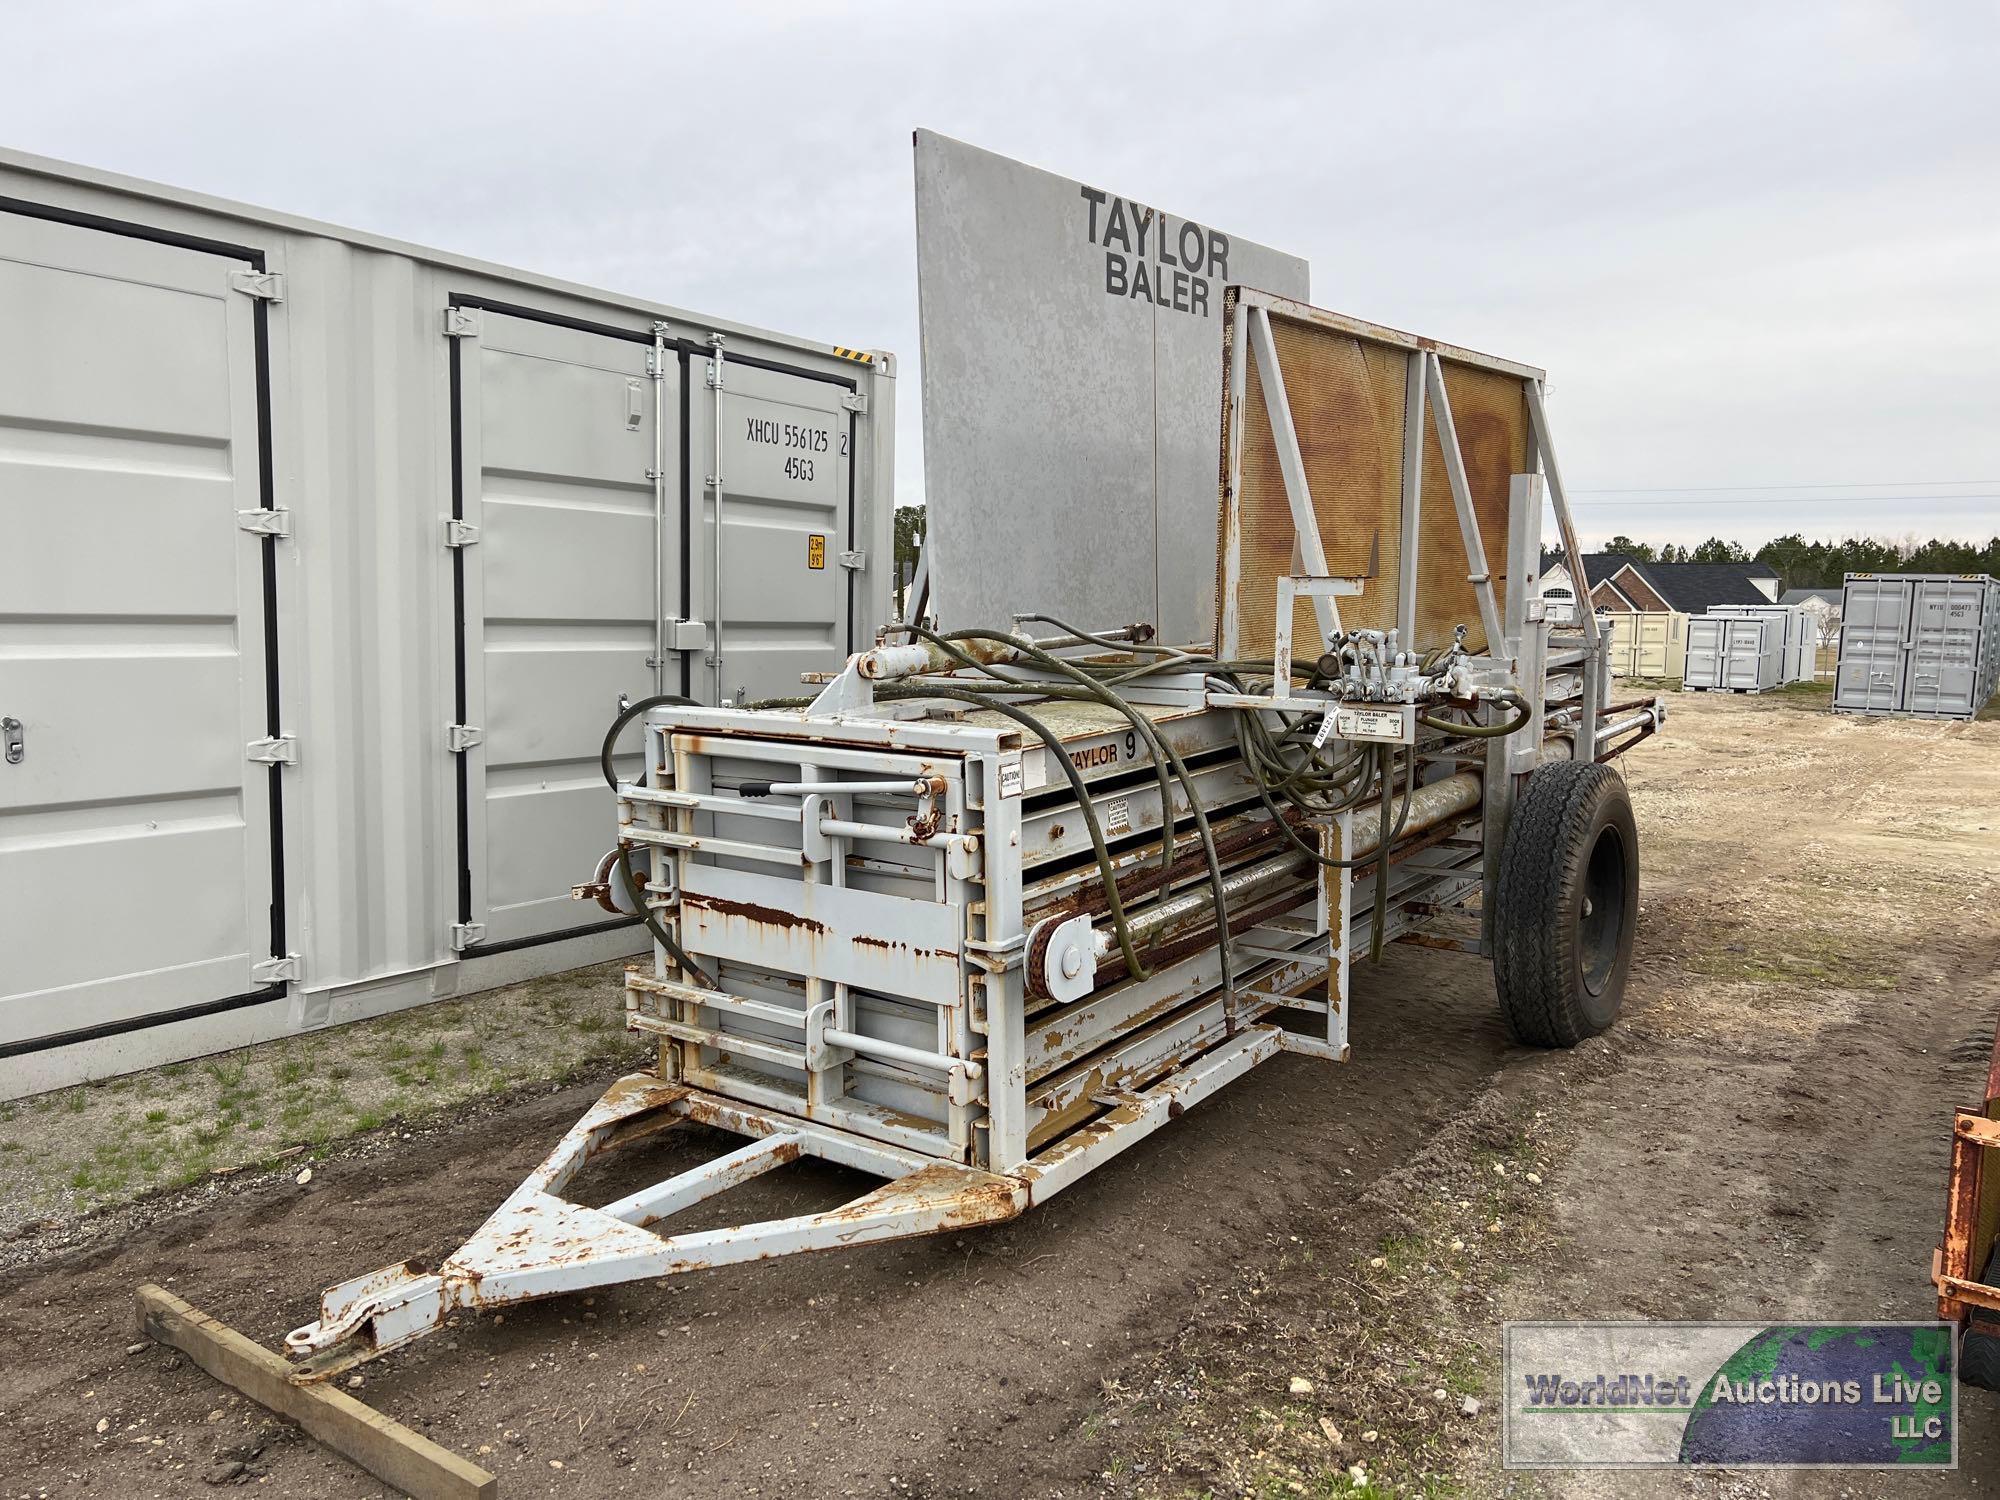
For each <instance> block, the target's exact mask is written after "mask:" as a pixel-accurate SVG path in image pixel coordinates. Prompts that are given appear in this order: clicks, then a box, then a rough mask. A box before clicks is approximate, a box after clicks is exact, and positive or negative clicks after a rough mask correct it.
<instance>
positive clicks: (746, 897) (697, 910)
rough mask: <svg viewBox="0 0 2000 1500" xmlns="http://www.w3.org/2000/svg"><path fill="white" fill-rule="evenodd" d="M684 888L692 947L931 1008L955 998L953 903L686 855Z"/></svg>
mask: <svg viewBox="0 0 2000 1500" xmlns="http://www.w3.org/2000/svg"><path fill="white" fill-rule="evenodd" d="M684 879H685V881H686V885H685V887H684V888H683V890H682V894H681V911H682V921H683V922H684V923H685V926H686V932H687V939H688V946H689V947H690V948H692V949H693V950H694V951H696V952H698V953H705V954H714V955H715V956H716V957H717V958H720V959H725V960H735V961H737V962H740V963H752V964H757V965H759V966H761V967H764V968H772V969H779V970H783V971H785V972H788V973H794V974H816V975H819V976H820V977H822V978H825V979H830V980H833V981H836V982H838V983H842V984H853V985H859V986H861V987H862V988H864V989H870V990H880V991H885V992H887V993H890V994H896V995H908V996H911V997H913V998H915V999H919V1000H927V1001H929V1002H931V1003H932V1004H935V1005H951V1004H953V1003H955V1002H956V1001H957V1000H958V998H959V991H960V988H961V981H960V978H959V963H958V960H959V944H960V941H961V939H962V937H963V922H964V918H963V916H962V914H961V913H960V911H959V909H958V908H957V907H956V906H950V905H945V904H943V903H939V902H932V901H906V900H903V899H901V898H899V897H896V896H883V895H878V894H876V893H874V892H872V891H863V890H852V889H846V888H843V887H840V886H831V885H809V884H803V883H801V882H800V881H798V880H785V879H780V878H777V877H772V876H763V875H750V874H746V873H744V872H743V871H741V870H731V869H726V868H724V867H722V866H720V865H701V864H695V863H692V862H690V863H689V864H688V865H687V867H686V870H685V874H684Z"/></svg>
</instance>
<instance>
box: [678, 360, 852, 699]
mask: <svg viewBox="0 0 2000 1500" xmlns="http://www.w3.org/2000/svg"><path fill="white" fill-rule="evenodd" d="M713 366H714V361H713V360H712V359H711V360H702V361H698V362H697V369H698V370H700V372H701V373H700V374H698V375H696V376H695V377H694V378H695V379H696V380H697V381H698V382H699V384H697V385H695V386H694V387H693V398H694V399H693V402H692V408H691V410H692V416H691V417H690V421H689V429H690V430H689V441H690V447H691V449H692V452H693V454H694V459H695V469H694V475H695V480H694V482H695V483H696V484H697V485H700V486H701V491H702V501H701V507H700V517H701V519H700V522H699V524H698V525H697V526H696V527H695V528H694V535H695V542H694V548H693V553H692V567H691V570H690V571H691V575H692V582H693V589H694V613H695V615H696V616H697V617H698V618H701V619H703V620H705V621H706V622H707V623H708V627H709V651H708V652H707V655H706V660H705V662H704V663H703V665H705V666H706V668H707V671H706V672H705V673H704V672H703V671H701V670H699V669H697V671H696V673H695V686H696V688H697V692H698V694H699V696H701V697H702V698H704V700H705V701H708V702H717V701H719V700H721V699H723V698H727V699H730V700H731V701H735V702H740V701H742V700H743V699H744V698H746V697H748V698H755V699H762V698H772V697H797V696H798V695H799V694H800V693H802V692H803V691H805V689H804V688H803V686H802V684H801V683H800V680H799V677H800V674H801V673H804V672H828V671H834V670H837V669H838V668H839V666H840V664H841V663H842V662H843V661H844V660H845V659H846V656H847V653H848V651H849V650H850V649H851V647H850V641H851V640H852V638H853V637H852V632H851V630H850V620H851V614H850V595H851V594H852V592H853V589H852V585H851V583H850V578H851V577H852V570H850V569H848V568H847V567H845V566H843V565H842V563H841V554H842V553H843V552H849V551H852V550H855V549H856V547H857V543H856V542H855V541H854V540H853V535H852V524H851V522H852V515H853V500H854V494H853V478H854V459H855V455H854V452H853V448H854V444H855V441H856V439H857V436H858V433H857V423H856V420H855V418H854V415H853V414H852V413H850V412H849V411H848V409H847V407H846V406H845V405H844V404H843V401H842V398H843V397H845V396H846V395H847V394H848V392H849V386H847V385H845V384H840V383H836V382H835V381H832V380H829V379H825V378H810V377H808V376H805V375H798V374H789V373H785V372H782V371H778V370H770V369H763V368H759V367H757V366H755V365H751V364H748V363H745V362H743V361H740V360H734V361H733V360H731V359H729V357H728V354H727V351H726V350H725V352H724V356H723V360H722V390H721V392H720V393H719V396H718V393H717V392H716V391H715V390H714V388H713V387H712V386H711V385H710V384H709V383H708V372H709V371H710V370H712V369H713ZM718 417H719V419H720V420H719V423H718ZM718 430H719V432H720V435H721V449H720V452H721V461H720V464H719V465H718V464H717V463H716V461H715V454H716V451H717V449H716V435H717V432H718ZM710 478H714V479H716V480H718V481H719V483H720V486H721V505H722V539H721V540H722V550H721V552H720V554H719V558H718V554H717V552H716V536H715V511H716V489H715V486H714V485H712V484H708V483H705V482H704V481H706V480H708V479H710ZM864 550H865V549H864ZM718 561H719V562H720V566H721V573H720V584H721V599H722V608H721V611H720V614H721V621H720V626H719V628H718V625H717V619H716V617H717V610H716V606H715V602H714V599H715V592H716V582H717V573H716V566H717V563H718ZM871 634H872V631H871ZM718 636H719V642H720V644H719V648H718ZM718 649H719V659H718Z"/></svg>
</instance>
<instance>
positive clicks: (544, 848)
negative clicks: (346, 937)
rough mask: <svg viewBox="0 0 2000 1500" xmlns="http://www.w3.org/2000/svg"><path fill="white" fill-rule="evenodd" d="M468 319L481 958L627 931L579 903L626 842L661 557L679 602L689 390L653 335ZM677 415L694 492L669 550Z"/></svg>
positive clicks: (471, 906) (464, 762) (486, 313)
mask: <svg viewBox="0 0 2000 1500" xmlns="http://www.w3.org/2000/svg"><path fill="white" fill-rule="evenodd" d="M457 322H458V326H459V327H460V328H461V329H462V330H464V332H462V333H461V335H460V336H457V337H453V338H452V340H451V344H452V352H451V360H452V364H453V374H454V382H455V385H456V388H457V399H456V401H455V403H454V415H455V417H456V421H457V426H456V429H455V431H454V433H453V435H452V436H453V441H454V444H455V447H454V453H455V456H456V466H455V473H456V485H455V488H456V491H457V494H456V496H455V499H454V505H455V509H456V512H457V514H458V516H459V518H460V519H461V520H462V521H463V522H464V523H466V527H467V528H468V529H466V530H462V531H461V533H460V536H459V538H458V540H459V541H460V542H461V543H462V545H459V546H457V547H456V548H455V549H454V552H453V567H454V569H455V573H456V578H457V587H456V592H457V594H458V596H459V611H460V614H459V621H460V631H459V635H460V639H459V641H458V642H457V645H456V654H457V660H456V661H455V663H454V669H455V671H456V674H457V677H458V695H459V705H458V721H459V724H460V725H462V726H464V727H463V728H461V729H458V730H457V731H455V734H456V740H457V743H459V744H460V745H462V746H463V747H464V748H462V749H461V750H459V751H457V752H456V754H457V757H458V775H459V778H460V788H459V790H460V797H459V820H460V831H459V860H460V869H459V890H458V893H457V894H458V911H459V924H460V925H459V927H458V928H457V929H456V931H455V932H454V935H453V946H455V947H457V948H458V949H459V950H460V951H461V952H479V951H483V950H492V949H494V948H496V947H515V946H522V945H525V944H529V943H534V942H542V941H549V940H552V939H554V938H558V937H568V936H574V935H577V934H578V933H580V932H583V931H588V930H591V929H594V928H602V927H610V926H617V925H620V923H621V920H622V919H619V918H614V917H608V916H606V914H605V913H603V912H602V911H601V910H600V909H598V908H597V907H595V906H585V905H581V904H579V903H577V902H574V901H572V900H571V899H570V887H571V885H573V884H574V883H576V882H578V881H581V880H588V879H589V878H590V876H591V872H592V871H593V870H594V869H595V867H596V865H597V862H598V860H599V859H600V858H601V857H602V856H603V854H604V853H605V851H606V850H608V849H609V848H611V846H612V845H613V844H614V843H615V842H616V839H617V819H616V811H615V808H614V806H613V803H612V799H611V794H610V792H609V791H608V790H607V789H606V787H605V785H604V780H603V777H602V775H601V774H600V772H599V768H598V759H597V757H598V749H599V746H600V744H601V742H602V739H603V735H604V730H605V728H606V727H607V726H608V725H609V724H610V722H611V720H612V718H613V717H614V716H615V715H616V714H617V713H618V710H619V707H620V699H621V697H623V698H626V699H636V698H640V697H643V696H645V695H647V694H650V693H651V692H653V691H654V686H653V684H654V671H653V668H652V667H651V666H649V665H648V663H649V661H650V659H651V658H652V656H653V645H654V630H655V619H654V615H655V595H654V591H653V579H654V548H655V546H656V545H658V546H659V547H660V548H661V568H660V576H661V577H662V578H663V579H664V580H665V587H666V590H667V592H668V593H669V595H670V596H671V597H670V600H669V602H670V604H677V603H678V592H679V587H680V553H681V525H682V522H681V504H680V496H679V491H678V484H679V480H678V468H679V465H678V457H679V451H680V448H679V444H680V434H679V413H680V393H679V367H678V363H677V362H676V361H673V360H669V361H667V362H666V367H665V368H664V369H663V370H662V371H661V372H660V374H659V376H658V378H657V379H656V378H654V376H653V375H652V373H650V371H649V363H650V362H651V360H652V356H653V352H654V351H653V344H652V341H651V340H650V339H645V338H632V339H625V338H620V337H616V336H614V335H613V334H611V333H609V332H605V333H597V332H587V331H584V330H580V329H576V328H571V327H566V326H561V325H557V324H553V323H544V322H538V321H535V320H532V319H529V318H524V317H513V316H509V315H506V314H503V313H496V312H494V311H492V310H490V309H485V310H479V311H477V313H476V315H472V314H471V310H461V313H460V316H459V318H458V320H457ZM662 419H664V422H665V424H666V428H667V432H668V436H667V439H666V441H665V442H664V443H663V444H662V445H661V447H662V450H663V452H664V454H665V456H666V462H665V469H666V470H667V471H668V472H669V473H670V474H672V475H673V476H674V477H673V479H672V486H673V487H672V488H671V489H670V491H669V494H668V499H669V502H670V510H671V515H670V516H669V521H668V524H667V525H666V526H665V527H664V528H662V529H663V530H664V532H665V535H664V536H656V528H655V524H654V508H655V494H654V480H653V478H652V477H651V475H652V471H653V470H654V468H655V452H654V432H655V426H656V424H657V423H660V422H661V421H662ZM668 613H669V614H673V615H677V614H678V613H679V610H678V609H677V608H670V609H669V610H668ZM679 676H680V674H679V671H678V669H677V668H676V670H674V671H673V672H672V673H671V674H670V676H669V679H668V681H667V688H668V690H669V691H677V690H678V688H679V686H680V682H679ZM631 738H632V750H631V753H632V756H633V759H632V760H631V761H630V762H629V763H627V764H625V765H624V766H623V767H621V769H622V770H624V771H626V772H628V773H629V772H630V770H631V769H632V768H633V767H634V766H636V764H637V748H636V747H637V741H638V736H637V735H636V733H635V734H634V735H633V736H632V737H631Z"/></svg>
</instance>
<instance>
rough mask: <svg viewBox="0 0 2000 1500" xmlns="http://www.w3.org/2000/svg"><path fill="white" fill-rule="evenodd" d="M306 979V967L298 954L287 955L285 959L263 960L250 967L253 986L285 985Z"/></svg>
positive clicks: (272, 958)
mask: <svg viewBox="0 0 2000 1500" xmlns="http://www.w3.org/2000/svg"><path fill="white" fill-rule="evenodd" d="M305 977H306V966H305V964H304V963H303V962H302V961H301V960H300V958H299V956H298V954H296V953H287V954H286V955H285V956H284V957H283V958H278V957H271V958H261V959H259V960H258V961H257V962H256V963H254V964H252V965H250V982H251V983H252V984H285V983H288V982H293V981H297V980H300V979H304V978H305Z"/></svg>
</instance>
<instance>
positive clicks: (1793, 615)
mask: <svg viewBox="0 0 2000 1500" xmlns="http://www.w3.org/2000/svg"><path fill="white" fill-rule="evenodd" d="M1708 613H1709V614H1710V616H1721V617H1724V618H1733V619H1739V620H1751V619H1768V620H1771V621H1773V622H1774V623H1775V624H1776V625H1777V628H1778V632H1779V641H1778V681H1779V683H1787V682H1811V681H1812V679H1813V672H1814V668H1815V666H1816V664H1817V653H1818V650H1819V631H1818V629H1817V627H1816V626H1815V625H1814V623H1813V620H1812V617H1811V616H1810V615H1808V614H1807V613H1806V611H1805V610H1804V608H1802V607H1801V606H1799V605H1796V604H1711V605H1710V606H1709V607H1708Z"/></svg>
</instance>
